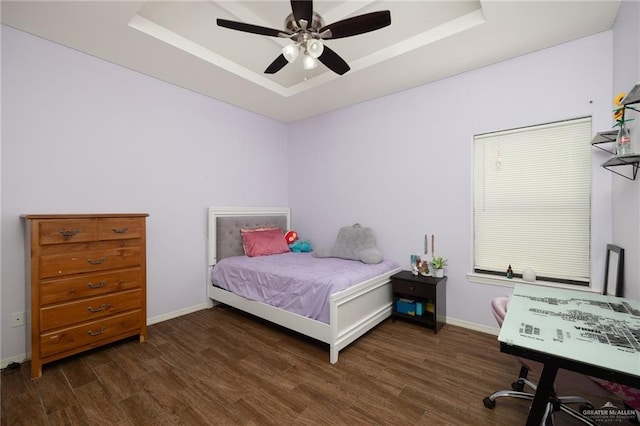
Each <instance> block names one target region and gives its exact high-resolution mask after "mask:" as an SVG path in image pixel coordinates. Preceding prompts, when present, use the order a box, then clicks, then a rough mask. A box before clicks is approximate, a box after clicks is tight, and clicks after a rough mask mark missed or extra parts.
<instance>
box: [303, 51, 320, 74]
mask: <svg viewBox="0 0 640 426" xmlns="http://www.w3.org/2000/svg"><path fill="white" fill-rule="evenodd" d="M302 66H303V67H304V69H305V70H310V69H313V68H315V67H317V66H318V61H317V60H316V58H314V57H313V56H311V55H308V54H306V53H305V54H304V55H303V57H302Z"/></svg>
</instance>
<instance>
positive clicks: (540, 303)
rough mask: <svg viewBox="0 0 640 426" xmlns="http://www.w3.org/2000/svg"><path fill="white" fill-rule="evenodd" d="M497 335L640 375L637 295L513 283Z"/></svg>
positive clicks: (512, 342)
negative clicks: (511, 293)
mask: <svg viewBox="0 0 640 426" xmlns="http://www.w3.org/2000/svg"><path fill="white" fill-rule="evenodd" d="M498 340H499V341H500V342H502V343H505V344H507V345H515V346H519V347H523V348H527V349H531V350H534V351H537V352H543V353H546V354H549V355H552V356H557V357H562V358H566V359H570V360H574V361H577V362H580V363H585V364H591V365H595V366H598V367H603V368H606V369H610V370H616V371H620V372H622V373H627V374H631V375H634V376H639V377H640V303H639V302H638V301H637V300H633V299H624V298H621V297H613V296H603V295H600V294H595V293H588V292H583V291H577V290H567V289H559V288H551V287H543V286H536V285H530V284H517V285H516V286H515V288H514V291H513V295H512V297H511V301H510V303H509V307H508V309H507V316H506V318H505V320H504V323H503V324H502V327H501V329H500V336H499V337H498Z"/></svg>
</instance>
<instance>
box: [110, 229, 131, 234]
mask: <svg viewBox="0 0 640 426" xmlns="http://www.w3.org/2000/svg"><path fill="white" fill-rule="evenodd" d="M111 230H112V231H113V232H115V233H116V234H126V233H127V231H128V230H129V228H111Z"/></svg>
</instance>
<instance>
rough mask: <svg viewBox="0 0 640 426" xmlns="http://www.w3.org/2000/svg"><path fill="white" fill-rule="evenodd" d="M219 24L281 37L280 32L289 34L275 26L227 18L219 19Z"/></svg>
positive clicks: (248, 31)
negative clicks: (270, 26)
mask: <svg viewBox="0 0 640 426" xmlns="http://www.w3.org/2000/svg"><path fill="white" fill-rule="evenodd" d="M216 22H217V23H218V25H219V26H221V27H224V28H229V29H232V30H237V31H243V32H245V33H251V34H260V35H266V36H270V37H279V36H280V34H283V35H287V32H286V31H282V30H276V29H274V28H267V27H261V26H259V25H252V24H245V23H244V22H236V21H228V20H226V19H219V18H218V19H217V20H216Z"/></svg>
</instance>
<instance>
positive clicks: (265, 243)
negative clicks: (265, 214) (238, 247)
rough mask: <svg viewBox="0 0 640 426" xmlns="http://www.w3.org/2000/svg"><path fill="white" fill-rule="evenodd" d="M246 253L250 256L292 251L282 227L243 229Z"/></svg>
mask: <svg viewBox="0 0 640 426" xmlns="http://www.w3.org/2000/svg"><path fill="white" fill-rule="evenodd" d="M240 233H241V234H242V246H243V247H244V254H246V255H247V256H249V257H256V256H266V255H269V254H278V253H287V252H289V251H291V250H290V249H289V246H288V245H287V241H286V240H285V238H284V234H283V233H282V230H281V229H280V228H271V229H264V228H263V229H241V230H240Z"/></svg>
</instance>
